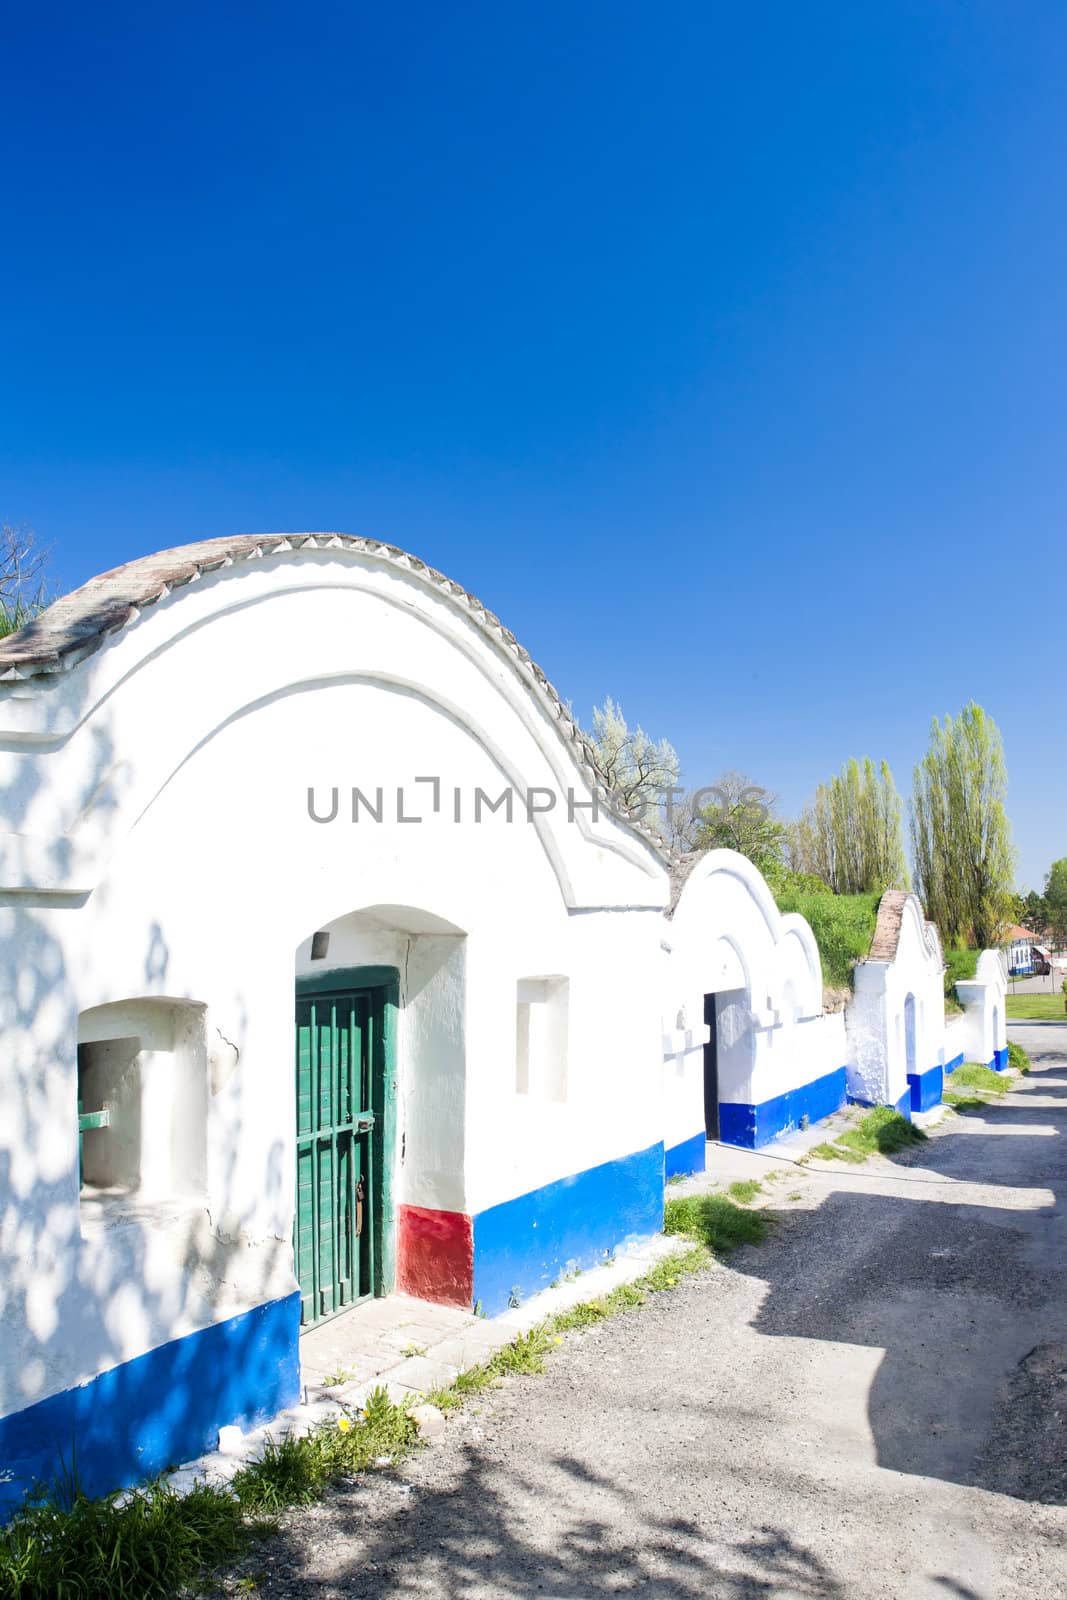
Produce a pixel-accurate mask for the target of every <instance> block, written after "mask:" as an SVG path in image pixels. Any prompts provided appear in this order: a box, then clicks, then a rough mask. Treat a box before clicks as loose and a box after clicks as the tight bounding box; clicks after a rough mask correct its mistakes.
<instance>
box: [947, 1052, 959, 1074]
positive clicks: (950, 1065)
mask: <svg viewBox="0 0 1067 1600" xmlns="http://www.w3.org/2000/svg"><path fill="white" fill-rule="evenodd" d="M962 1066H963V1051H962V1050H961V1051H960V1053H959V1055H958V1056H953V1057H952V1060H951V1061H946V1062H945V1073H946V1076H947V1074H948V1073H950V1072H955V1070H956V1068H957V1067H962Z"/></svg>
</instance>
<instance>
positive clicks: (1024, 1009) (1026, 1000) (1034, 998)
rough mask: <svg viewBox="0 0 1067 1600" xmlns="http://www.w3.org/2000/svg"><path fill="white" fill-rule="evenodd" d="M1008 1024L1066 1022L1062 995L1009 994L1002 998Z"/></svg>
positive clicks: (1066, 1014)
mask: <svg viewBox="0 0 1067 1600" xmlns="http://www.w3.org/2000/svg"><path fill="white" fill-rule="evenodd" d="M1004 1015H1005V1016H1006V1017H1007V1018H1008V1021H1009V1022H1028V1021H1029V1022H1067V1009H1065V1007H1064V997H1063V995H1062V994H1009V995H1005V997H1004Z"/></svg>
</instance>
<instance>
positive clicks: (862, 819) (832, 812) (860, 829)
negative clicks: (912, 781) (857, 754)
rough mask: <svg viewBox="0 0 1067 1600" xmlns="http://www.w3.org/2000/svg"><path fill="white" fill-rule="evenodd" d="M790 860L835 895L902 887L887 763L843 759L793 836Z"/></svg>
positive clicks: (899, 834)
mask: <svg viewBox="0 0 1067 1600" xmlns="http://www.w3.org/2000/svg"><path fill="white" fill-rule="evenodd" d="M793 854H794V860H795V863H796V867H797V869H798V870H799V871H801V872H810V873H813V874H814V875H815V876H816V877H818V878H821V879H822V880H823V882H824V883H826V884H828V885H829V886H830V888H831V889H832V890H833V891H834V893H835V894H864V893H868V892H871V891H877V892H882V891H883V890H885V889H905V888H907V885H908V871H907V867H906V865H905V862H904V841H903V831H902V806H901V802H900V796H899V794H898V793H897V787H896V784H895V783H894V782H893V774H892V773H891V772H890V770H889V766H888V764H887V763H886V762H885V761H882V762H879V764H878V766H877V767H876V766H875V764H874V762H873V761H871V760H870V758H869V757H865V758H864V759H863V761H862V762H861V761H857V760H856V759H855V758H854V757H853V759H852V760H851V761H846V762H845V765H844V766H843V767H842V769H841V771H840V772H839V773H838V774H837V775H836V776H835V777H833V778H831V779H830V781H829V783H821V784H820V785H819V787H818V789H816V791H815V798H814V800H813V801H812V802H811V804H810V805H809V806H808V807H807V808H806V809H805V811H804V812H803V814H802V815H801V818H800V821H799V822H798V823H797V825H796V829H795V834H794V851H793Z"/></svg>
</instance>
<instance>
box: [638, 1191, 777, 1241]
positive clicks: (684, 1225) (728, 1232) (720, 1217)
mask: <svg viewBox="0 0 1067 1600" xmlns="http://www.w3.org/2000/svg"><path fill="white" fill-rule="evenodd" d="M767 1227H768V1222H767V1218H766V1217H765V1216H764V1215H763V1213H762V1212H760V1211H745V1210H743V1209H742V1208H741V1207H740V1206H737V1205H734V1203H733V1201H732V1200H727V1198H726V1196H725V1195H722V1194H691V1195H686V1196H685V1197H684V1198H683V1199H680V1200H668V1201H667V1204H666V1205H665V1206H664V1208H663V1231H664V1233H680V1234H682V1235H684V1236H685V1237H686V1238H689V1239H695V1240H698V1241H699V1242H700V1243H701V1244H703V1245H705V1246H706V1247H707V1249H709V1250H711V1251H713V1252H714V1253H715V1254H716V1255H723V1254H725V1253H726V1252H727V1251H729V1250H736V1248H737V1247H738V1245H742V1244H759V1243H760V1242H761V1241H762V1240H763V1239H764V1238H765V1237H766V1235H767Z"/></svg>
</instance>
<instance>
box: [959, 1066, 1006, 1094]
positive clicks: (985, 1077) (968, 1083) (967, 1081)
mask: <svg viewBox="0 0 1067 1600" xmlns="http://www.w3.org/2000/svg"><path fill="white" fill-rule="evenodd" d="M948 1081H949V1082H950V1083H951V1085H952V1087H953V1089H960V1088H962V1089H980V1090H981V1092H982V1093H983V1094H1006V1093H1007V1090H1008V1086H1009V1085H1008V1081H1007V1080H1006V1079H1004V1078H1002V1077H1001V1075H1000V1073H999V1072H994V1071H993V1069H992V1067H983V1066H982V1064H981V1062H979V1061H964V1062H962V1063H961V1064H960V1066H958V1067H957V1068H956V1070H955V1072H950V1073H949V1075H948Z"/></svg>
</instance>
